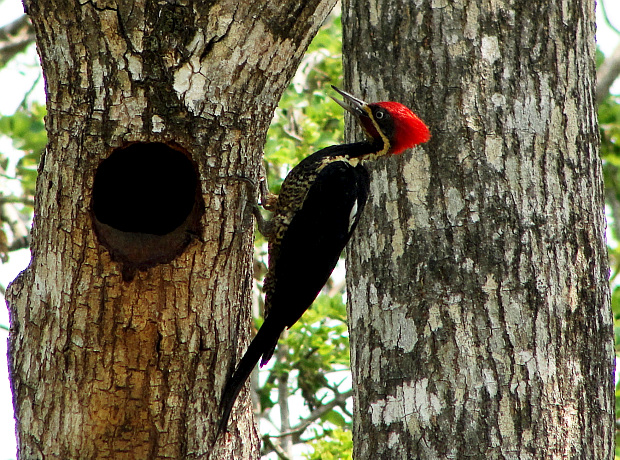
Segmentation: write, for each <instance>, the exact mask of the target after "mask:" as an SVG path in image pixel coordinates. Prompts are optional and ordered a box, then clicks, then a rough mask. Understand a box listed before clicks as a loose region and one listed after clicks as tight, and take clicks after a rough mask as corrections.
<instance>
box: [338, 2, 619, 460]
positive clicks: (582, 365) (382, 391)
mask: <svg viewBox="0 0 620 460" xmlns="http://www.w3.org/2000/svg"><path fill="white" fill-rule="evenodd" d="M343 27H344V39H343V40H344V43H343V54H344V56H345V77H346V81H347V82H348V85H347V88H346V89H349V90H351V91H352V92H353V93H354V94H360V95H361V96H362V97H363V98H366V99H367V100H386V99H395V100H398V101H400V102H403V103H405V104H407V105H409V106H411V107H412V108H413V109H414V111H416V112H417V113H418V114H419V115H420V116H421V118H422V119H424V120H425V121H427V122H428V124H429V126H430V129H431V132H432V134H433V138H432V139H431V142H430V143H428V144H425V145H424V146H422V147H420V148H416V149H415V150H414V151H413V152H409V153H405V154H403V155H402V157H399V158H390V159H387V160H386V161H383V162H378V161H377V162H375V163H374V164H373V165H371V168H370V169H371V182H372V189H371V198H370V200H369V203H368V205H367V207H366V210H365V214H364V216H363V218H362V222H361V223H360V226H359V228H358V230H357V233H356V236H355V237H354V240H353V242H352V245H351V248H350V251H349V259H348V278H347V279H348V289H349V299H350V300H349V313H350V333H351V357H352V370H353V387H354V389H355V394H354V401H355V413H354V417H353V419H354V458H356V459H377V458H391V459H396V458H402V459H404V458H417V459H438V458H459V459H460V458H479V459H489V458H492V459H494V458H506V459H533V458H557V459H560V458H562V459H563V458H596V459H604V458H609V459H612V458H613V435H614V384H613V378H612V376H613V369H614V349H613V336H612V315H611V311H610V305H609V294H608V285H607V277H608V266H607V260H606V247H605V241H604V237H605V236H604V229H605V222H604V216H603V182H602V173H601V162H600V159H599V157H598V150H597V146H598V131H597V122H596V104H595V91H594V89H595V83H596V75H595V65H594V53H595V44H594V2H590V1H585V0H581V1H575V2H559V1H553V2H533V3H532V2H515V1H500V2H477V1H456V2H447V1H435V0H433V1H418V2H415V5H414V3H411V4H407V5H406V6H404V5H403V4H402V3H400V2H398V3H397V2H394V1H393V0H379V1H378V2H377V3H376V4H374V3H373V5H369V4H367V2H363V1H357V0H348V1H346V2H344V5H343Z"/></svg>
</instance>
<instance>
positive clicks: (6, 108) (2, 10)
mask: <svg viewBox="0 0 620 460" xmlns="http://www.w3.org/2000/svg"><path fill="white" fill-rule="evenodd" d="M599 1H600V0H599ZM605 5H606V7H607V13H608V15H609V19H610V20H611V22H612V23H613V24H614V25H615V27H616V28H617V29H620V2H619V1H618V0H605ZM22 14H23V7H22V4H21V2H20V1H19V0H0V26H2V25H4V24H6V23H8V22H10V21H12V20H14V19H16V18H18V17H19V16H21V15H22ZM597 22H598V27H597V43H598V45H599V46H600V48H601V50H602V51H603V53H605V54H606V55H609V54H610V53H611V52H612V51H613V50H614V48H615V47H616V46H617V44H618V43H619V42H620V36H618V34H616V33H615V32H614V31H613V30H611V29H610V28H609V27H607V26H606V25H605V24H604V22H603V20H602V15H601V11H600V8H599V9H598V10H597ZM38 66H39V60H38V56H37V54H36V51H35V50H34V48H31V49H30V50H29V51H28V52H27V53H22V54H21V55H19V56H17V57H16V58H15V59H13V60H12V61H11V62H10V63H9V64H8V65H7V67H5V68H4V69H2V71H0V88H1V89H0V115H10V114H12V113H13V112H14V111H15V110H16V109H17V107H18V106H19V104H20V103H21V101H22V98H23V95H24V94H25V93H26V92H27V91H28V90H30V89H31V87H32V85H33V84H34V82H35V81H36V79H37V77H38V72H37V69H38ZM7 88H10V90H7ZM612 91H613V92H614V93H616V94H617V93H620V82H618V81H617V82H616V84H615V85H614V86H613V87H612ZM32 98H34V99H36V100H39V101H41V102H43V101H44V100H45V94H44V91H43V83H42V80H41V81H40V82H39V83H38V84H37V86H36V87H35V89H34V91H33V92H32ZM11 150H12V146H11V143H10V141H9V140H8V139H7V138H3V137H2V136H0V151H2V152H4V153H7V152H10V151H11ZM28 260H29V251H28V250H27V249H25V250H21V251H18V253H12V254H11V259H10V262H9V263H7V264H0V284H2V285H3V286H7V284H8V283H9V282H10V281H11V280H13V279H14V278H15V276H17V274H18V273H19V272H20V271H21V270H23V269H24V268H26V266H27V264H28ZM0 324H4V325H8V324H9V319H8V312H7V310H6V308H0ZM7 336H8V333H7V332H6V331H5V330H0V460H8V459H14V458H15V456H16V455H15V451H16V444H15V425H14V420H13V408H12V402H11V391H10V387H9V380H8V371H7V365H6V361H5V360H4V359H3V357H4V356H6V347H7V343H6V342H7V341H6V339H7Z"/></svg>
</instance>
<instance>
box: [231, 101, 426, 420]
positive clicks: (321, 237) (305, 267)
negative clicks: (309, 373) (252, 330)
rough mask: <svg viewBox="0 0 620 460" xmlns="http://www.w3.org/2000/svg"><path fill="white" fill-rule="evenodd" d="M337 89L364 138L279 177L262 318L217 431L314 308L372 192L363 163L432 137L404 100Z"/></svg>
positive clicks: (330, 149)
mask: <svg viewBox="0 0 620 460" xmlns="http://www.w3.org/2000/svg"><path fill="white" fill-rule="evenodd" d="M336 90H337V89H336ZM337 91H338V92H340V94H342V95H343V96H344V97H345V101H346V102H341V101H338V100H336V102H338V103H339V104H340V105H342V106H343V107H344V108H345V109H347V110H349V111H350V112H352V113H353V114H354V115H356V117H357V118H358V120H359V122H360V124H361V125H362V127H363V128H364V131H365V132H366V134H367V137H368V141H366V142H359V143H353V144H345V145H336V146H332V147H327V148H325V149H322V150H319V151H318V152H315V153H313V154H312V155H310V156H309V157H307V158H305V159H304V160H303V161H301V162H300V163H299V164H298V165H297V166H296V167H295V168H293V170H292V171H291V172H290V173H289V174H288V176H287V177H286V179H285V180H284V182H283V184H282V188H281V192H280V195H279V196H278V200H277V202H276V204H275V208H274V210H273V212H274V214H273V219H272V221H271V225H270V227H271V229H272V230H271V232H270V234H269V235H268V239H269V270H268V272H267V275H266V276H265V281H264V286H263V289H264V291H265V321H264V323H263V325H262V327H261V328H260V330H259V331H258V333H257V334H256V337H255V338H254V340H252V343H251V344H250V346H249V347H248V349H247V351H246V353H245V355H244V356H243V358H242V359H241V361H240V362H239V365H238V366H237V368H236V370H235V372H234V374H233V375H232V377H231V378H230V380H229V381H228V382H227V384H226V388H225V389H224V393H223V395H222V400H221V404H220V408H221V414H222V415H221V419H220V426H219V432H222V431H224V430H225V429H226V425H227V423H228V417H229V416H230V411H231V410H232V407H233V405H234V402H235V400H236V398H237V396H238V394H239V391H240V390H241V388H242V387H243V384H244V383H245V381H246V379H247V377H248V376H249V375H250V373H251V372H252V369H253V368H254V366H255V365H256V363H257V362H258V360H259V359H260V360H261V366H262V365H264V364H265V363H267V361H269V359H270V358H271V356H272V355H273V352H274V350H275V347H276V344H277V342H278V338H279V337H280V334H281V333H282V331H283V330H284V328H289V327H291V326H292V325H293V324H295V323H296V322H297V321H298V320H299V318H300V317H301V316H302V315H303V313H304V312H305V311H306V310H307V309H308V308H309V307H310V305H312V302H314V299H315V298H316V297H317V295H318V294H319V292H320V290H321V289H322V288H323V286H324V285H325V283H326V282H327V280H328V279H329V277H330V275H331V273H332V271H333V269H334V267H335V266H336V263H337V262H338V258H339V257H340V253H341V252H342V250H343V249H344V247H345V246H346V244H347V242H348V241H349V238H350V237H351V235H352V233H353V231H354V230H355V227H356V226H357V223H358V221H359V218H360V216H361V213H362V211H363V209H364V206H365V204H366V200H367V197H368V190H369V176H368V171H367V170H366V168H365V167H364V166H363V165H362V161H364V160H369V159H374V158H376V157H378V156H383V155H387V154H397V153H400V152H401V151H402V150H404V149H406V148H409V147H412V146H413V145H415V144H419V143H421V142H426V141H427V140H428V139H429V138H430V134H429V133H428V128H426V126H425V125H424V123H423V122H422V121H421V120H419V119H418V118H417V117H416V116H415V115H414V114H413V112H411V111H410V110H409V109H407V108H406V107H404V106H402V105H401V104H397V103H391V102H387V103H377V104H366V103H364V102H363V101H360V100H359V99H356V98H354V97H353V96H351V95H349V94H347V93H344V92H342V91H340V90H337ZM401 112H402V113H401ZM416 130H417V131H416ZM412 131H415V132H413V133H412Z"/></svg>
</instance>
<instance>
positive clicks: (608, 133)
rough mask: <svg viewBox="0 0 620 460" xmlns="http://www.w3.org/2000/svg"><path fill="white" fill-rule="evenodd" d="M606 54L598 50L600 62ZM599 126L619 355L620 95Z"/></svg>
mask: <svg viewBox="0 0 620 460" xmlns="http://www.w3.org/2000/svg"><path fill="white" fill-rule="evenodd" d="M603 60H604V56H603V55H602V53H601V52H600V50H597V66H598V65H600V64H601V63H602V62H603ZM598 119H599V129H600V135H601V158H602V159H603V177H604V180H605V198H606V205H607V210H608V214H609V217H610V218H611V219H610V221H611V225H610V233H611V236H612V238H613V239H612V241H610V242H609V244H608V250H609V263H610V268H611V277H610V283H611V289H612V294H611V307H612V311H613V315H614V337H615V343H616V357H618V356H620V285H619V284H618V281H617V276H618V274H619V273H620V245H618V241H620V97H618V96H617V95H613V94H608V95H607V97H606V98H605V100H604V101H603V102H602V103H601V104H600V105H599V107H598ZM616 420H617V421H618V420H620V385H617V386H616ZM616 458H617V459H620V430H618V425H617V422H616Z"/></svg>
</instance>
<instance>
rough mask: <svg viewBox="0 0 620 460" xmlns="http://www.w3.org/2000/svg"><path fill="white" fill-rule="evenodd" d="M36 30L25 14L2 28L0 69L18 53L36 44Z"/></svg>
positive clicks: (0, 32)
mask: <svg viewBox="0 0 620 460" xmlns="http://www.w3.org/2000/svg"><path fill="white" fill-rule="evenodd" d="M34 39H35V35H34V29H33V27H32V24H31V23H30V20H29V19H28V16H26V15H25V14H24V15H23V16H21V17H19V18H17V19H16V20H15V21H13V22H10V23H8V24H6V25H5V26H3V27H0V68H2V67H4V66H5V65H6V63H7V62H9V61H10V60H11V59H12V58H13V57H14V56H15V55H16V54H17V53H19V52H21V51H23V50H25V49H26V48H27V47H28V45H30V44H31V43H33V42H34Z"/></svg>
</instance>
